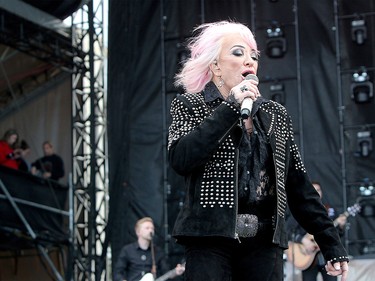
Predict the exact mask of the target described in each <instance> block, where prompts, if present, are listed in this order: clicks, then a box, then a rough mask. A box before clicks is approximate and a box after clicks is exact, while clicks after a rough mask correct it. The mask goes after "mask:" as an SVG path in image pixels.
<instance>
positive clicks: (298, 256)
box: [285, 203, 361, 270]
mask: <svg viewBox="0 0 375 281" xmlns="http://www.w3.org/2000/svg"><path fill="white" fill-rule="evenodd" d="M360 211H361V206H360V205H359V204H358V203H356V204H354V205H353V206H351V207H349V208H348V209H347V211H346V212H344V213H342V214H341V215H339V216H338V217H340V216H345V217H346V218H348V217H349V216H355V215H356V214H357V213H358V212H360ZM333 224H334V225H335V226H336V225H337V218H336V220H334V222H333ZM306 235H307V237H308V238H309V239H311V241H313V242H314V243H315V246H316V247H315V249H314V251H313V252H311V253H307V251H306V249H305V247H304V246H303V244H301V243H296V242H289V247H288V249H287V250H285V252H286V257H287V260H288V261H289V262H291V263H293V264H294V266H295V268H297V269H300V270H305V269H307V268H309V267H310V265H311V264H312V262H313V261H314V259H315V256H316V254H317V253H318V252H319V251H320V249H319V246H318V244H316V242H315V240H314V236H313V235H311V234H309V233H307V234H306Z"/></svg>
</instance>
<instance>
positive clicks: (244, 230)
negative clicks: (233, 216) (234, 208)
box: [236, 214, 258, 237]
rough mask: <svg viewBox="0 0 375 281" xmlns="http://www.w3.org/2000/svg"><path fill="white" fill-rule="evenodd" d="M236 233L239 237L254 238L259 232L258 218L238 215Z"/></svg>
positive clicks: (249, 215)
mask: <svg viewBox="0 0 375 281" xmlns="http://www.w3.org/2000/svg"><path fill="white" fill-rule="evenodd" d="M236 232H237V234H238V236H239V237H254V236H255V235H256V234H257V232H258V217H257V216H256V215H251V214H239V215H237V224H236Z"/></svg>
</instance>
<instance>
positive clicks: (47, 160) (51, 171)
mask: <svg viewBox="0 0 375 281" xmlns="http://www.w3.org/2000/svg"><path fill="white" fill-rule="evenodd" d="M43 153H44V156H43V157H41V158H39V159H38V160H36V161H35V162H34V163H32V164H31V173H32V174H33V175H39V176H41V177H43V178H45V179H52V180H55V181H58V180H59V179H61V178H62V177H63V176H64V174H65V171H64V162H63V160H62V158H61V157H60V156H59V155H57V154H56V153H55V152H54V150H53V145H52V144H51V143H50V142H49V141H45V142H44V143H43Z"/></svg>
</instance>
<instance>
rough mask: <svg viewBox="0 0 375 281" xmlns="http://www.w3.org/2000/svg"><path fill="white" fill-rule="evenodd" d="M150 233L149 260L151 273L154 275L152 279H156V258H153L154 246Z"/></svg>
mask: <svg viewBox="0 0 375 281" xmlns="http://www.w3.org/2000/svg"><path fill="white" fill-rule="evenodd" d="M150 235H151V260H152V267H151V273H152V275H153V276H154V279H156V259H155V248H154V239H153V237H152V233H150Z"/></svg>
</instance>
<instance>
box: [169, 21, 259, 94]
mask: <svg viewBox="0 0 375 281" xmlns="http://www.w3.org/2000/svg"><path fill="white" fill-rule="evenodd" d="M194 32H199V34H198V35H197V36H196V37H193V38H191V39H190V40H189V42H188V46H187V47H188V49H189V50H190V57H189V59H187V60H186V62H184V65H183V68H182V70H181V72H180V73H178V74H176V77H175V79H176V80H175V86H177V87H178V86H182V87H183V88H184V89H185V90H186V91H187V92H188V93H199V92H200V91H202V90H203V89H204V87H205V86H206V84H207V83H208V82H210V81H211V79H212V72H211V70H210V67H209V66H210V65H211V64H212V63H213V62H214V61H215V60H217V58H218V56H219V53H220V50H221V40H222V38H223V36H225V35H228V34H236V33H238V34H240V35H241V36H242V37H243V38H244V40H245V41H246V42H247V44H248V45H249V46H250V48H251V49H253V50H255V51H256V52H258V48H257V44H256V41H255V39H254V35H253V33H252V32H251V31H250V29H249V28H248V27H247V26H245V25H243V24H241V23H236V22H229V21H219V22H214V23H206V24H202V25H200V26H198V27H197V28H195V29H194Z"/></svg>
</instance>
